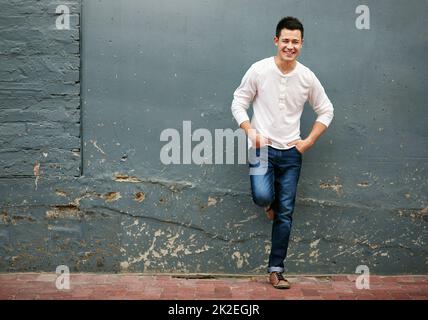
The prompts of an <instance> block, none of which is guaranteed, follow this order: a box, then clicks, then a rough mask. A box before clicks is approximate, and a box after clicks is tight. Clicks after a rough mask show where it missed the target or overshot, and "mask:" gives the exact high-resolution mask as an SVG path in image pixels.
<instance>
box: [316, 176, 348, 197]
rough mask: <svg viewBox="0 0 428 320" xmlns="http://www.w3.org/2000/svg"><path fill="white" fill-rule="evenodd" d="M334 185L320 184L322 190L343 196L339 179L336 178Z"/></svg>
mask: <svg viewBox="0 0 428 320" xmlns="http://www.w3.org/2000/svg"><path fill="white" fill-rule="evenodd" d="M334 180H335V182H334V183H327V182H320V188H321V189H332V190H334V191H335V192H336V193H337V195H338V196H339V197H340V196H341V195H342V194H343V186H342V184H340V183H339V178H338V177H334Z"/></svg>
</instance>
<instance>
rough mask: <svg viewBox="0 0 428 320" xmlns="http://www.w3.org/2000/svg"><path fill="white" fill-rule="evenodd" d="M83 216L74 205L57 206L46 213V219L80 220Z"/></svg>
mask: <svg viewBox="0 0 428 320" xmlns="http://www.w3.org/2000/svg"><path fill="white" fill-rule="evenodd" d="M82 216H83V214H82V212H81V211H80V210H79V208H78V207H76V206H75V205H72V204H69V205H57V206H54V207H53V209H52V210H48V211H46V214H45V217H46V219H49V220H51V219H70V218H71V219H80V217H82Z"/></svg>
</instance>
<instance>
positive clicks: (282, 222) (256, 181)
mask: <svg viewBox="0 0 428 320" xmlns="http://www.w3.org/2000/svg"><path fill="white" fill-rule="evenodd" d="M257 151H258V150H257ZM249 165H250V168H254V167H257V166H260V163H259V164H252V163H250V164H249ZM265 165H267V170H264V171H263V172H265V173H264V174H259V175H257V174H253V175H250V179H251V191H252V197H253V201H254V202H255V203H256V204H257V205H259V206H262V207H267V206H269V205H271V206H272V209H273V210H274V212H275V217H274V220H273V225H272V247H271V252H270V255H269V266H268V272H274V271H277V272H283V271H284V260H285V258H286V256H287V249H288V241H289V238H290V232H291V225H292V221H293V211H294V202H295V198H296V189H297V183H298V181H299V176H300V168H301V166H302V154H301V153H300V152H299V151H298V150H297V149H296V148H295V147H293V148H291V149H287V150H279V149H275V148H272V147H271V146H268V159H267V164H265Z"/></svg>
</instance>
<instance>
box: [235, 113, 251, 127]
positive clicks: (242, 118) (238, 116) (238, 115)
mask: <svg viewBox="0 0 428 320" xmlns="http://www.w3.org/2000/svg"><path fill="white" fill-rule="evenodd" d="M234 116H235V120H236V122H238V125H239V126H240V125H241V123H242V122H244V121H250V118H249V117H248V114H247V113H246V112H239V113H236V114H235V115H234Z"/></svg>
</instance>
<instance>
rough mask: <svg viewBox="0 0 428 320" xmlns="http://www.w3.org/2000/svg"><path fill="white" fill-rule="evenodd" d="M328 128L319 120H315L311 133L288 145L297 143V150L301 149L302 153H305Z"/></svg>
mask: <svg viewBox="0 0 428 320" xmlns="http://www.w3.org/2000/svg"><path fill="white" fill-rule="evenodd" d="M326 130H327V126H326V125H325V124H323V123H321V122H319V121H315V123H314V125H313V126H312V130H311V133H310V134H309V136H308V137H307V138H306V139H303V140H294V141H292V142H290V143H288V146H292V145H295V146H296V148H297V150H299V152H300V153H304V152H305V151H307V150H308V149H310V148H311V147H312V146H313V145H314V144H315V142H316V141H317V140H318V138H319V137H320V136H321V135H322V134H323V133H324V132H325V131H326Z"/></svg>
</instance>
